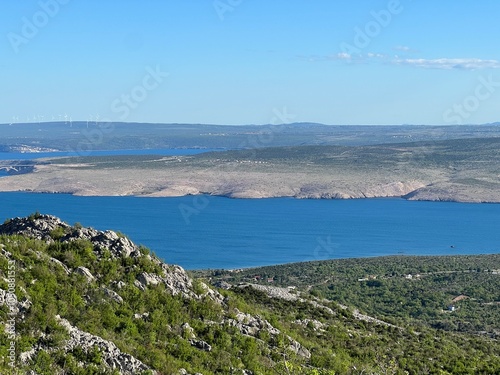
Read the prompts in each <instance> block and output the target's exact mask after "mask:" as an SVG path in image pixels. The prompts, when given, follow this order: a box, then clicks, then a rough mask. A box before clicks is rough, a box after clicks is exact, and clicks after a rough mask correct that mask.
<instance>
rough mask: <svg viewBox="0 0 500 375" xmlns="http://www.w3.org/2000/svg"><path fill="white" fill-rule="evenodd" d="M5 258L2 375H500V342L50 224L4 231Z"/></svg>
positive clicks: (0, 260)
mask: <svg viewBox="0 0 500 375" xmlns="http://www.w3.org/2000/svg"><path fill="white" fill-rule="evenodd" d="M0 250H1V252H0V270H1V271H0V274H1V275H2V279H1V280H0V311H1V315H2V324H1V325H0V327H2V330H1V331H2V333H1V334H0V341H1V343H2V345H1V346H0V348H1V349H0V350H1V354H2V362H0V372H1V373H2V374H10V373H12V374H14V373H15V374H31V375H34V374H39V375H45V374H47V375H48V374H50V375H54V374H194V373H197V374H200V373H201V374H203V375H209V374H246V375H250V374H255V375H257V374H324V375H331V374H404V373H440V374H452V373H453V374H469V373H470V374H472V373H474V374H495V373H499V371H500V359H499V358H500V345H499V344H498V341H497V339H496V338H494V337H489V336H484V335H477V334H475V333H468V332H459V331H452V330H443V329H436V328H434V327H431V326H427V325H423V324H417V323H416V322H414V321H411V320H410V321H407V320H404V319H400V318H399V317H398V316H394V317H392V318H390V314H389V313H386V314H380V315H379V316H374V315H369V314H367V313H366V310H365V311H358V308H357V307H356V306H358V305H359V304H361V302H362V301H361V300H356V299H355V297H353V295H351V296H348V297H346V300H345V301H343V303H342V304H339V303H338V302H334V301H333V299H328V297H327V298H325V296H322V295H320V294H319V291H317V290H316V289H317V288H315V287H314V285H313V284H314V283H313V284H309V285H306V284H303V283H302V282H301V283H296V284H297V285H296V286H297V288H288V287H277V286H276V285H266V286H263V285H259V283H255V282H254V281H252V280H249V281H250V282H249V281H245V282H241V283H240V282H239V281H234V282H232V281H231V280H230V279H227V278H225V279H224V280H220V279H218V278H217V277H214V271H212V272H209V273H206V274H203V275H201V274H200V275H198V276H197V277H193V276H192V275H189V274H188V273H186V272H185V271H184V270H183V269H182V268H181V267H179V266H175V265H169V264H166V263H164V262H163V261H162V260H160V259H158V258H157V257H156V256H155V255H154V254H153V253H151V252H150V251H149V250H148V249H146V248H144V247H141V246H137V245H135V244H134V243H133V242H131V241H130V240H129V239H128V238H127V237H126V236H125V235H123V234H121V233H117V232H114V231H111V230H108V231H98V230H95V229H93V228H85V227H82V226H81V225H79V224H78V223H76V224H74V225H69V224H67V223H64V222H62V221H61V220H60V219H58V218H56V217H53V216H50V215H40V214H33V215H31V216H29V217H25V218H13V219H9V220H7V221H6V222H5V223H4V224H3V225H0ZM471 262H472V263H471V264H473V263H474V261H473V260H472V261H471ZM484 262H488V260H485V261H484ZM315 264H316V263H315ZM311 265H313V264H312V263H311ZM301 267H303V269H304V276H305V277H307V275H313V274H317V272H316V271H314V269H315V268H314V267H316V266H313V268H312V269H311V268H310V267H305V266H304V265H295V266H293V268H292V269H293V272H289V273H287V272H286V268H283V269H282V271H280V272H281V273H280V274H281V275H282V276H281V278H282V281H283V282H284V283H286V282H288V281H291V279H286V278H284V275H289V276H290V277H295V276H294V275H295V272H297V270H299V271H298V272H299V274H300V269H301ZM292 269H290V270H292ZM311 270H313V271H311ZM248 272H249V273H252V272H254V271H253V270H248ZM273 272H275V274H276V275H277V272H278V271H277V270H274V271H273ZM283 272H285V273H283ZM311 272H312V273H311ZM328 272H330V271H328ZM332 272H335V271H333V269H332V270H331V272H330V273H331V275H330V276H334V273H332ZM222 274H223V273H221V275H222ZM232 274H234V271H233V273H232ZM242 275H243V274H242ZM322 276H324V272H323V273H322V274H321V277H322ZM321 277H320V278H321ZM228 281H229V282H228ZM210 282H212V283H213V285H211V283H210ZM325 285H329V284H328V283H326V284H325ZM311 288H313V289H312V290H310V289H311ZM497 290H498V288H497ZM374 311H375V310H374ZM11 318H14V319H15V324H13V325H12V324H9V323H10V322H12V321H11V320H9V319H11ZM497 329H498V327H497ZM11 342H12V344H11ZM12 348H13V349H12ZM9 349H10V350H11V351H10V352H9ZM11 354H12V355H13V358H12V359H11V358H9V355H11ZM11 361H12V363H13V364H14V365H15V367H16V369H15V370H13V369H12V368H11V367H10V366H9V363H11Z"/></svg>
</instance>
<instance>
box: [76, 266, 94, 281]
mask: <svg viewBox="0 0 500 375" xmlns="http://www.w3.org/2000/svg"><path fill="white" fill-rule="evenodd" d="M73 272H74V273H77V274H79V275H82V276H84V277H85V278H86V279H87V281H88V282H89V283H90V282H92V281H94V279H95V277H94V275H92V273H91V272H90V270H89V269H88V268H87V267H83V266H80V267H77V268H75V270H74V271H73Z"/></svg>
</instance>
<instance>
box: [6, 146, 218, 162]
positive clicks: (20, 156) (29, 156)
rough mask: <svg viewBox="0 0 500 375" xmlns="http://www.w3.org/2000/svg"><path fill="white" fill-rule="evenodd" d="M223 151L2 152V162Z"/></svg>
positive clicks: (191, 149) (180, 149)
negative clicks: (70, 157)
mask: <svg viewBox="0 0 500 375" xmlns="http://www.w3.org/2000/svg"><path fill="white" fill-rule="evenodd" d="M209 151H221V150H220V149H202V148H167V149H164V148H162V149H140V150H90V151H88V152H85V153H84V155H82V154H81V153H78V152H61V151H57V152H31V153H21V152H0V160H33V159H40V158H55V157H66V156H110V155H195V154H201V153H202V152H209Z"/></svg>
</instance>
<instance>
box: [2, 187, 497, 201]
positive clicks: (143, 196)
mask: <svg viewBox="0 0 500 375" xmlns="http://www.w3.org/2000/svg"><path fill="white" fill-rule="evenodd" d="M0 193H22V194H53V195H59V194H60V195H71V196H75V197H101V198H104V197H108V198H113V197H117V198H118V197H134V198H146V199H147V198H181V197H193V198H196V197H208V198H210V197H218V198H227V199H237V200H238V199H241V200H253V199H256V200H265V199H297V200H365V199H366V200H373V199H377V200H378V199H400V200H405V201H408V202H436V203H443V202H444V203H461V204H499V203H500V200H476V199H475V200H472V199H471V200H462V199H452V198H447V199H431V198H423V197H421V198H417V199H414V198H413V197H412V196H410V195H411V194H412V193H413V192H412V193H409V194H406V195H393V196H388V195H380V196H369V197H367V196H364V197H350V196H349V197H338V196H335V197H322V196H320V197H317V196H311V197H309V196H293V195H273V196H235V195H233V194H211V193H204V192H200V193H195V194H193V193H186V194H182V195H172V194H165V195H163V194H158V193H152V194H151V193H149V194H127V195H117V194H85V193H82V192H78V193H75V192H72V191H42V190H38V191H37V190H30V189H24V190H0Z"/></svg>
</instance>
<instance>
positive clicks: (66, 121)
mask: <svg viewBox="0 0 500 375" xmlns="http://www.w3.org/2000/svg"><path fill="white" fill-rule="evenodd" d="M67 123H68V115H67V114H66V112H65V113H64V124H67Z"/></svg>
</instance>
